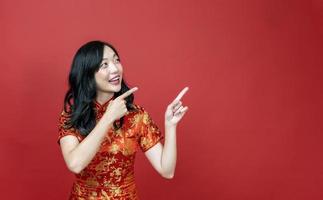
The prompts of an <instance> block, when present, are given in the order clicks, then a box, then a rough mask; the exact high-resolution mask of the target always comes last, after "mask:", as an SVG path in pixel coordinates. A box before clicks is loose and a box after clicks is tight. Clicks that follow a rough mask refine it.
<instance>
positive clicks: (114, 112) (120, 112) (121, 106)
mask: <svg viewBox="0 0 323 200" xmlns="http://www.w3.org/2000/svg"><path fill="white" fill-rule="evenodd" d="M137 90H138V88H137V87H134V88H131V89H130V90H128V91H127V92H125V93H123V94H122V95H120V96H118V97H117V98H115V99H114V100H111V101H110V102H109V105H108V107H107V109H106V111H105V114H106V115H107V116H109V117H110V119H111V120H112V122H114V121H115V120H118V119H120V118H121V117H123V116H124V115H125V114H126V113H127V112H128V109H127V106H126V100H125V98H126V97H127V96H129V95H131V94H132V93H134V92H135V91H137Z"/></svg>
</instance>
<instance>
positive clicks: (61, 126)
mask: <svg viewBox="0 0 323 200" xmlns="http://www.w3.org/2000/svg"><path fill="white" fill-rule="evenodd" d="M68 119H69V115H68V114H67V113H66V112H65V111H64V110H63V111H62V112H61V114H60V116H59V120H58V138H57V143H58V144H60V143H59V140H60V139H61V138H62V137H64V136H67V135H73V136H75V137H77V139H78V140H79V141H81V140H82V137H81V135H80V134H79V132H78V131H77V130H76V129H75V128H66V122H67V120H68Z"/></svg>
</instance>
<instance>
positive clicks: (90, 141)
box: [60, 112, 113, 174]
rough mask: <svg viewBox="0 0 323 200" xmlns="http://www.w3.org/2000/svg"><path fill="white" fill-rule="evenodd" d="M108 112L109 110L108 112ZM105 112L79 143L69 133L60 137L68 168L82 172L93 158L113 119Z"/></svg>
mask: <svg viewBox="0 0 323 200" xmlns="http://www.w3.org/2000/svg"><path fill="white" fill-rule="evenodd" d="M106 113H107V112H106ZM106 113H104V114H103V116H102V118H101V119H100V121H99V122H98V123H97V125H96V126H95V128H94V129H93V130H92V131H91V132H90V133H89V135H88V136H87V137H86V138H85V139H84V140H83V141H82V142H81V143H79V141H78V139H77V138H76V137H75V136H72V135H67V136H65V137H62V138H61V139H60V146H61V150H62V154H63V157H64V160H65V163H66V165H67V167H68V169H69V170H70V171H72V172H74V173H76V174H78V173H80V172H81V171H82V170H83V169H84V168H85V167H86V166H87V165H88V164H89V163H90V162H91V160H92V159H93V157H94V156H95V154H96V153H97V151H98V150H99V147H100V145H101V143H102V142H103V140H104V138H105V136H106V133H107V131H108V130H109V129H110V127H111V126H112V123H113V121H112V120H111V118H110V117H109V116H108V115H107V114H106Z"/></svg>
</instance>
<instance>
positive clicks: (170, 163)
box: [161, 125, 177, 178]
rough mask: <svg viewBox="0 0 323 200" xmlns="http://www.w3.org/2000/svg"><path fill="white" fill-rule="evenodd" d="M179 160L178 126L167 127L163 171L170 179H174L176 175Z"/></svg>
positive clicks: (162, 163)
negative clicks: (177, 145)
mask: <svg viewBox="0 0 323 200" xmlns="http://www.w3.org/2000/svg"><path fill="white" fill-rule="evenodd" d="M176 158H177V147H176V126H167V125H166V126H165V143H164V147H163V154H162V161H161V166H162V171H163V173H164V175H165V176H166V177H168V178H172V177H173V176H174V173H175V167H176Z"/></svg>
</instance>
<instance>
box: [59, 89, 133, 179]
mask: <svg viewBox="0 0 323 200" xmlns="http://www.w3.org/2000/svg"><path fill="white" fill-rule="evenodd" d="M136 90H138V88H137V87H134V88H132V89H130V90H128V91H127V92H125V93H123V94H122V95H120V96H119V97H117V98H115V99H114V100H111V101H110V102H109V105H108V107H107V109H106V111H105V113H104V114H103V116H102V118H101V119H100V120H99V122H98V123H97V124H96V126H95V127H94V129H93V130H92V131H91V132H90V133H89V135H88V136H86V138H85V139H84V140H83V141H82V142H80V143H79V141H78V140H77V138H76V137H75V136H70V135H68V136H64V137H62V138H61V139H60V146H61V150H62V154H63V157H64V160H65V163H66V165H67V167H68V169H69V170H71V171H72V172H74V173H80V172H81V171H82V170H83V169H84V168H85V167H86V166H87V165H88V164H89V163H90V162H91V160H92V159H93V157H94V156H95V154H96V153H97V152H98V150H99V148H100V146H101V143H102V142H103V140H104V138H105V137H106V135H107V131H108V130H109V129H110V128H111V126H112V124H113V122H114V121H115V120H116V119H120V118H121V117H123V116H124V115H125V114H126V113H127V111H128V110H127V107H126V101H125V100H124V98H126V97H127V96H129V95H130V94H132V93H133V92H135V91H136Z"/></svg>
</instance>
